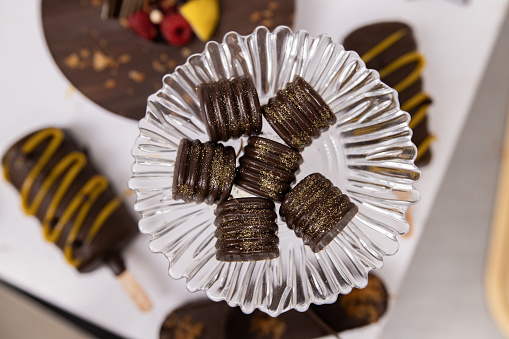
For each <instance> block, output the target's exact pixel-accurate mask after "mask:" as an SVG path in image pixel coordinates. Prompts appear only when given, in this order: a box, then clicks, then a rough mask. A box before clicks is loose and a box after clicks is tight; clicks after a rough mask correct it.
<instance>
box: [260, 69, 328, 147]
mask: <svg viewBox="0 0 509 339" xmlns="http://www.w3.org/2000/svg"><path fill="white" fill-rule="evenodd" d="M262 112H263V116H264V117H265V119H267V121H268V123H269V125H270V126H271V127H272V129H273V130H274V131H275V132H276V133H277V134H278V135H279V136H280V137H281V139H283V141H284V142H285V143H286V144H288V145H289V146H290V147H293V148H295V149H296V150H299V151H302V150H303V149H304V147H305V146H309V145H310V144H311V141H312V138H316V137H318V136H319V135H320V134H321V133H322V132H323V131H325V130H327V129H328V128H329V127H330V126H331V125H332V124H334V123H335V122H336V116H335V115H334V113H333V112H332V110H331V109H330V107H329V106H328V105H327V103H326V102H325V101H324V100H323V98H322V97H321V96H320V95H319V94H318V93H317V92H316V91H315V90H314V88H313V87H311V85H309V84H308V83H307V82H306V81H305V80H304V79H303V78H302V77H300V76H296V77H295V79H294V81H293V82H289V83H288V84H286V86H285V88H284V89H281V90H279V91H277V94H276V96H275V97H274V98H270V99H269V102H268V103H267V104H266V105H263V106H262Z"/></svg>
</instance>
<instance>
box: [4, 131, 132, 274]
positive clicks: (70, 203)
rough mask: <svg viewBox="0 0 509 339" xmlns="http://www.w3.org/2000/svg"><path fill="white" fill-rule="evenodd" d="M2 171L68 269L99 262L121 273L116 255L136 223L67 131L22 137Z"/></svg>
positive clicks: (82, 269)
mask: <svg viewBox="0 0 509 339" xmlns="http://www.w3.org/2000/svg"><path fill="white" fill-rule="evenodd" d="M2 166H3V169H4V175H5V178H6V179H7V180H8V181H9V182H10V183H11V184H12V185H14V187H16V189H18V190H19V192H20V194H21V202H22V206H23V209H24V211H25V212H26V213H27V214H28V215H34V216H36V217H37V219H39V221H40V222H41V224H42V227H43V234H44V237H45V238H46V240H48V241H50V242H53V243H55V244H56V245H57V246H58V247H60V249H62V251H63V252H64V256H65V259H66V260H67V261H68V262H69V264H71V265H73V266H74V267H76V269H78V271H80V272H88V271H91V270H93V269H94V268H96V267H97V266H99V265H100V264H101V263H103V262H106V263H108V264H109V265H110V267H111V268H112V269H113V271H114V273H115V274H117V275H119V274H120V273H122V272H123V271H124V270H125V267H124V264H123V261H122V259H121V258H120V255H119V253H120V251H121V250H122V248H123V247H124V246H125V245H126V244H127V243H128V242H129V241H130V240H131V239H132V238H133V237H134V236H135V235H136V234H137V233H138V227H137V223H136V221H135V220H133V218H132V217H131V215H130V213H129V211H128V210H127V209H126V207H125V206H124V204H123V203H122V201H121V199H120V198H119V197H118V196H117V195H116V194H115V193H114V192H113V191H112V189H111V187H110V184H109V183H108V180H107V179H106V178H105V177H104V176H102V175H100V174H99V173H98V171H97V170H96V168H95V167H94V166H93V165H92V164H91V163H90V160H89V159H88V157H87V155H86V153H84V151H83V150H82V149H81V148H80V147H79V146H78V145H77V144H76V142H75V141H74V140H73V139H72V138H71V136H70V135H69V134H68V133H67V132H66V131H64V130H61V129H58V128H45V129H41V130H38V131H36V132H33V133H31V134H29V135H27V136H25V137H23V138H22V139H21V140H19V141H18V142H16V143H15V144H14V145H13V146H11V147H10V148H9V149H8V150H7V152H6V153H5V155H4V156H3V159H2Z"/></svg>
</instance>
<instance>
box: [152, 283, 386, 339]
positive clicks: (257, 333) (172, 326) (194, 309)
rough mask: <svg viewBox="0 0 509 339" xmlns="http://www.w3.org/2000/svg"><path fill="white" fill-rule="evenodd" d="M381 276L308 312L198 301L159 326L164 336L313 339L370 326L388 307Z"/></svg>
mask: <svg viewBox="0 0 509 339" xmlns="http://www.w3.org/2000/svg"><path fill="white" fill-rule="evenodd" d="M388 298H389V296H388V293H387V290H386V289H385V286H384V283H383V281H382V280H381V279H380V278H378V277H377V276H376V275H374V274H372V273H370V274H369V276H368V285H367V286H366V287H365V288H363V289H356V288H354V289H353V290H352V291H351V292H350V293H349V294H346V295H342V294H340V295H338V299H337V301H336V302H334V303H333V304H324V305H315V304H311V305H310V307H309V309H308V310H307V311H305V312H298V311H296V310H290V311H288V312H284V313H282V314H280V315H279V316H277V317H271V316H269V315H267V314H265V313H263V312H261V311H259V310H255V311H254V312H253V313H251V314H244V313H243V312H242V310H241V309H240V308H238V307H229V306H228V304H226V302H224V301H221V302H214V301H211V300H208V299H207V300H201V301H194V302H191V303H189V304H186V305H183V306H182V307H180V308H178V309H176V310H174V311H173V312H171V313H170V314H169V315H168V316H167V317H166V319H165V321H164V322H163V324H162V326H161V330H160V338H161V339H179V338H193V339H207V338H214V339H215V338H217V339H225V338H228V339H237V338H243V339H244V338H245V339H251V338H252V339H287V338H288V339H310V338H318V337H322V336H326V335H331V334H332V335H334V336H336V337H337V335H336V334H337V333H338V332H342V331H345V330H349V329H352V328H358V327H361V326H366V325H369V324H371V323H374V322H376V321H378V320H379V319H380V318H381V317H382V316H383V315H384V314H385V312H386V310H387V303H388Z"/></svg>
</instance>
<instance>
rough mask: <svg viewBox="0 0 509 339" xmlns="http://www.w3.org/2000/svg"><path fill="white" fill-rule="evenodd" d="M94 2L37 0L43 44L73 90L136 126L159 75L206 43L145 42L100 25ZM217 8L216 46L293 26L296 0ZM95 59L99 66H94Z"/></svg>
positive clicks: (231, 1)
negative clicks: (229, 36) (262, 29)
mask: <svg viewBox="0 0 509 339" xmlns="http://www.w3.org/2000/svg"><path fill="white" fill-rule="evenodd" d="M119 1H120V0H119ZM160 2H162V1H160ZM97 3H98V1H96V0H93V1H90V0H86V1H62V0H42V1H41V2H40V11H41V21H42V28H43V30H44V38H45V39H44V40H45V41H46V43H47V47H48V50H49V51H50V52H51V56H52V57H53V59H54V61H55V63H56V64H57V66H58V67H59V68H60V71H62V73H63V74H64V75H65V76H66V77H67V79H68V80H69V82H70V83H72V85H73V88H76V89H77V90H78V91H79V92H80V93H82V94H83V95H85V96H86V97H87V98H88V99H90V100H92V101H93V102H95V103H96V104H98V105H99V106H101V107H103V108H104V109H105V112H106V114H110V113H108V112H107V111H109V112H112V113H115V114H119V115H121V116H123V117H127V118H130V119H135V120H136V121H139V120H140V119H142V118H143V117H144V116H145V112H146V108H147V97H148V96H150V95H151V94H152V93H154V92H155V91H156V90H157V89H160V88H161V79H162V78H163V76H164V75H165V74H170V73H173V72H174V71H175V67H177V66H178V65H183V64H184V63H185V62H186V60H187V58H188V57H189V56H190V55H192V54H195V53H202V52H203V50H204V48H205V42H202V41H200V40H199V39H196V38H195V39H192V40H191V42H190V43H189V44H188V45H186V46H183V47H178V46H170V45H168V44H166V43H156V42H151V41H146V40H144V39H142V38H139V37H138V36H136V35H134V34H133V33H132V32H131V30H130V29H128V28H125V27H123V26H122V25H121V24H120V23H119V22H118V21H117V20H102V19H101V11H102V8H101V6H97ZM123 3H126V4H131V1H127V0H124V1H123ZM220 5H221V13H220V18H219V22H218V25H217V28H216V31H215V33H214V35H213V36H212V37H211V39H210V40H211V41H217V42H219V43H221V42H222V41H223V38H224V36H225V34H226V33H228V32H232V31H235V32H237V33H238V34H240V35H247V34H251V33H252V32H253V31H254V30H255V28H256V27H258V26H260V25H263V26H266V27H267V28H268V29H269V30H270V31H272V30H273V29H274V28H276V27H277V26H280V25H283V26H288V27H292V23H293V16H294V9H295V0H258V1H242V2H239V1H237V0H221V1H220ZM262 13H263V14H264V15H261V14H262ZM62 32H65V34H62ZM239 57H240V55H239ZM96 59H97V60H99V61H101V62H94V61H95V60H96ZM237 60H239V61H240V59H237ZM103 67H106V69H103ZM233 67H236V65H233ZM134 70H135V71H136V73H133V71H134ZM133 74H135V75H140V76H138V77H134V76H133ZM141 75H142V76H141Z"/></svg>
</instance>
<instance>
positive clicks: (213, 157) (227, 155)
mask: <svg viewBox="0 0 509 339" xmlns="http://www.w3.org/2000/svg"><path fill="white" fill-rule="evenodd" d="M234 177H235V150H234V149H233V147H231V146H228V147H225V146H223V145H221V144H216V143H213V142H210V141H208V142H206V143H202V142H200V141H199V140H194V141H191V140H189V139H187V138H184V139H182V140H181V141H180V144H179V148H178V151H177V158H176V159H175V169H174V172H173V187H172V193H173V199H175V200H179V199H182V200H184V201H185V202H192V201H194V202H196V203H201V202H205V203H207V204H209V205H210V204H219V203H221V202H222V201H224V200H226V199H228V197H229V196H230V191H231V189H232V186H233V179H234Z"/></svg>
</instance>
